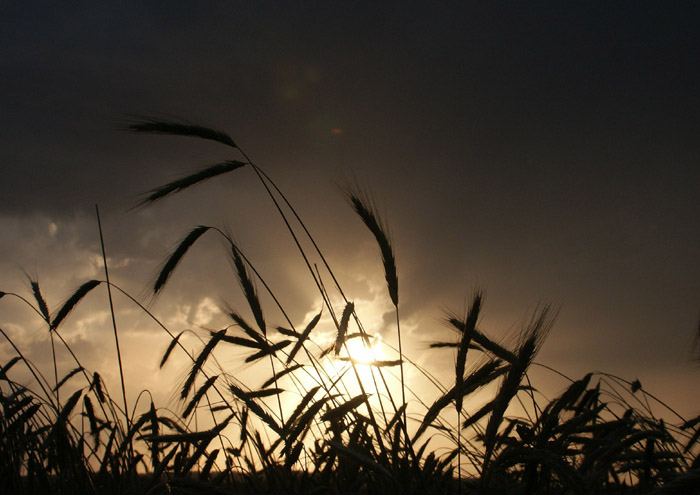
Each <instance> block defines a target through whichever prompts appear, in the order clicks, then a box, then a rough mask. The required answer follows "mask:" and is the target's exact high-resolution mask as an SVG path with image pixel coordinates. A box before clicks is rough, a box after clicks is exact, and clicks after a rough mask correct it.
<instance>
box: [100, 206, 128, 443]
mask: <svg viewBox="0 0 700 495" xmlns="http://www.w3.org/2000/svg"><path fill="white" fill-rule="evenodd" d="M95 214H96V215H97V228H98V230H99V231H100V246H101V248H102V260H103V262H104V266H105V280H106V281H107V297H108V298H109V311H110V314H111V315H112V328H113V329H114V342H115V344H116V347H117V362H118V363H119V378H120V379H121V385H122V398H123V399H124V416H125V418H126V424H127V429H128V428H129V424H130V420H129V407H128V406H127V403H126V387H125V386H124V369H123V367H122V355H121V350H120V349H119V333H118V332H117V320H116V318H115V316H114V304H113V302H112V288H111V287H112V286H111V284H110V283H109V270H108V269H107V254H106V253H105V242H104V237H103V236H102V223H101V222H100V209H99V208H98V207H97V205H95Z"/></svg>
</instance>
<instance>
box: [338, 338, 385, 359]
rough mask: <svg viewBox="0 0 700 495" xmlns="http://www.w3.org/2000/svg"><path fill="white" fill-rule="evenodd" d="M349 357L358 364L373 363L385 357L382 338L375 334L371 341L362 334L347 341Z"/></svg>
mask: <svg viewBox="0 0 700 495" xmlns="http://www.w3.org/2000/svg"><path fill="white" fill-rule="evenodd" d="M346 343H347V350H348V357H349V358H351V359H352V360H353V361H354V362H355V363H357V364H371V363H373V362H375V361H381V360H383V359H384V351H383V350H382V338H381V336H380V335H375V336H372V337H370V338H369V343H367V341H366V340H365V339H363V338H361V337H360V336H358V337H356V338H351V339H348V340H347V341H346Z"/></svg>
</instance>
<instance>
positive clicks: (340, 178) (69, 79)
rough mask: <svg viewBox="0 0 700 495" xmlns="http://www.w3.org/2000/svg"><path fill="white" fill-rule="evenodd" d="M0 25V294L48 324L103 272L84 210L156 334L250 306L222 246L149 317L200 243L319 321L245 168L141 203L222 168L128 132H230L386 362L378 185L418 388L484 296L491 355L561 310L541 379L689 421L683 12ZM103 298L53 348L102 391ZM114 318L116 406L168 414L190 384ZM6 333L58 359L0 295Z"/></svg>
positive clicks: (40, 17) (134, 323)
mask: <svg viewBox="0 0 700 495" xmlns="http://www.w3.org/2000/svg"><path fill="white" fill-rule="evenodd" d="M0 19H1V20H0V46H2V47H3V48H2V50H1V51H0V73H1V74H2V76H1V77H0V101H1V102H2V111H1V112H0V115H1V117H0V118H1V119H2V125H1V126H0V164H1V167H2V168H1V174H2V180H1V181H0V197H1V198H2V201H1V202H0V290H2V291H4V292H16V293H19V294H22V295H23V296H25V297H31V292H30V289H29V282H28V277H32V278H37V279H38V280H39V283H40V286H41V288H42V291H43V293H44V296H45V297H46V299H47V300H48V303H49V307H50V308H51V309H52V310H56V309H57V308H58V307H59V306H60V304H61V302H62V301H63V300H65V298H66V297H68V296H69V295H70V294H71V293H72V291H73V290H75V288H77V287H78V286H79V285H80V284H82V283H83V282H85V281H86V280H89V279H91V278H98V279H102V278H103V272H102V262H101V251H100V244H99V232H98V229H97V222H96V218H95V205H96V204H98V205H99V209H100V214H101V220H102V228H103V233H104V238H105V244H106V250H107V254H108V257H109V261H108V263H109V268H110V276H111V277H112V281H113V282H115V283H116V284H117V285H119V286H120V287H122V288H123V289H124V290H126V291H127V292H129V293H130V294H132V295H134V296H135V297H137V298H138V299H139V300H140V301H142V302H143V303H144V304H149V306H148V307H149V308H150V310H151V311H152V312H153V313H154V314H155V315H157V316H158V317H159V318H160V319H161V320H162V321H163V322H164V323H165V324H166V325H167V326H168V327H169V328H171V329H172V331H173V332H174V333H177V332H179V331H180V330H183V329H186V328H191V329H194V330H195V331H197V332H199V333H200V334H202V332H204V330H203V329H205V328H212V329H218V328H223V325H225V324H226V323H225V318H224V317H223V316H222V315H221V313H220V310H219V308H220V307H221V306H222V305H224V303H225V304H229V305H232V306H235V307H236V308H237V309H240V310H241V311H242V312H243V311H244V310H245V305H244V303H243V302H242V299H241V298H240V294H239V291H238V288H237V284H236V280H235V276H234V273H233V272H232V270H231V266H230V261H229V259H228V256H227V253H226V250H225V248H224V247H223V245H222V243H221V242H220V241H219V240H217V239H216V237H215V236H210V237H207V238H206V239H203V240H202V241H201V243H198V244H197V245H196V246H195V247H194V248H193V249H192V251H191V253H189V254H188V257H187V258H186V259H185V261H184V262H183V264H182V266H180V267H179V269H178V271H177V272H176V273H175V274H174V275H173V277H172V279H171V282H170V283H169V286H168V287H167V288H166V290H165V291H164V294H163V295H162V296H161V297H159V298H158V299H157V300H152V298H149V296H148V286H149V284H150V283H151V282H152V281H153V279H154V277H155V274H156V273H157V270H158V268H159V266H160V263H161V262H162V260H163V259H164V258H165V257H166V256H167V255H168V254H169V253H170V252H171V250H172V249H173V247H174V246H175V245H176V244H177V242H178V241H179V240H180V239H181V238H182V236H183V235H185V234H186V233H187V232H188V231H189V230H190V229H191V228H193V227H194V226H196V225H199V224H206V225H214V226H218V227H221V228H222V229H225V230H226V231H228V232H230V233H231V234H232V235H233V236H234V238H235V239H236V242H237V243H239V246H240V247H241V249H242V250H243V251H244V252H245V253H246V255H247V256H248V257H249V258H250V259H251V261H252V262H253V263H254V265H255V266H256V268H257V269H259V270H260V272H261V273H262V274H264V277H265V278H266V280H267V281H269V282H270V284H271V285H273V286H274V287H275V292H276V294H278V295H279V296H280V298H281V299H283V301H284V306H285V308H288V309H289V312H290V316H291V318H292V319H293V320H294V321H295V325H298V326H301V327H303V325H305V323H306V322H308V321H309V319H310V318H311V316H313V315H314V314H316V313H317V312H318V311H319V310H320V300H319V298H318V296H317V294H316V293H315V292H314V287H313V284H312V281H311V279H310V277H309V276H308V274H307V273H306V272H305V267H304V265H303V262H302V260H301V258H300V257H299V255H298V253H297V252H296V251H295V248H294V245H293V243H292V240H291V238H290V237H289V235H288V234H287V232H286V231H285V228H284V224H283V223H282V222H281V220H280V218H279V216H277V214H276V212H275V210H274V208H273V206H272V205H271V204H270V201H269V199H267V198H266V196H265V191H264V189H262V187H261V185H260V183H259V182H258V181H256V178H255V176H254V175H253V174H252V172H251V171H250V170H249V169H242V170H238V171H236V172H234V173H232V174H230V175H227V176H222V177H221V178H219V179H217V180H213V181H210V182H208V183H204V184H201V185H199V186H197V187H195V188H192V189H191V190H187V191H185V192H183V193H181V194H180V195H179V196H175V197H172V198H169V199H166V200H163V201H162V202H159V203H156V204H154V205H152V206H149V207H146V208H140V209H138V208H137V209H134V208H133V207H134V206H135V205H136V204H138V202H139V200H140V199H141V198H142V196H141V194H143V193H144V192H146V191H148V190H150V189H152V188H154V187H156V186H159V185H161V184H164V183H166V182H168V181H170V180H173V179H175V178H178V177H180V176H182V175H185V174H188V173H191V172H192V171H194V170H197V169H199V168H202V167H204V166H207V165H211V164H213V163H216V162H218V161H221V160H225V159H240V155H237V154H236V152H235V150H227V149H226V148H224V147H222V146H220V145H217V144H216V143H206V142H198V141H196V140H191V139H186V138H172V137H163V136H143V135H133V134H130V133H128V132H125V131H124V130H123V129H124V123H125V122H128V121H130V120H132V119H134V118H138V117H139V116H149V117H157V118H161V119H179V120H186V121H191V122H195V123H201V124H204V125H210V126H213V127H216V128H220V129H222V130H225V131H226V132H228V133H229V134H230V135H231V136H232V137H233V139H234V140H235V141H236V143H237V144H238V145H239V146H240V147H241V148H242V149H243V150H244V151H245V152H246V153H247V154H248V156H250V157H251V159H252V160H253V161H254V162H255V163H256V164H257V165H258V166H260V167H261V168H262V169H264V170H265V171H266V173H268V174H269V175H270V176H271V177H272V178H273V180H274V181H275V183H276V184H277V185H278V186H279V187H280V189H282V190H283V191H284V192H285V194H286V195H287V197H288V198H289V200H290V201H291V202H292V203H293V205H294V206H295V208H296V209H297V211H298V212H299V214H300V215H301V217H302V218H303V219H304V221H305V223H306V224H307V226H308V227H309V229H310V230H311V231H312V233H313V235H314V237H315V239H316V240H317V242H318V243H319V245H320V246H321V248H322V250H323V252H324V253H325V254H326V256H327V258H328V260H329V262H330V264H331V265H332V266H333V268H334V270H335V273H336V275H337V276H338V278H339V280H340V282H341V285H342V286H343V287H344V290H345V292H346V293H347V294H348V297H349V299H351V300H354V301H355V304H356V307H357V310H358V314H359V315H360V317H362V318H363V319H364V321H365V322H366V325H367V327H368V328H370V329H371V330H372V331H373V332H376V333H380V334H381V335H382V338H383V339H384V340H385V341H386V342H388V343H395V329H394V327H393V326H392V325H393V324H392V323H391V318H390V317H389V316H390V313H391V305H390V301H388V296H387V294H386V289H385V287H384V285H383V284H384V280H383V273H382V268H381V261H380V257H379V253H378V250H377V248H376V246H375V244H374V240H373V239H372V236H371V234H370V233H369V232H368V231H367V230H366V229H365V228H364V226H363V225H362V224H361V222H360V220H359V219H358V218H356V216H355V215H354V213H353V212H352V211H351V209H350V207H349V206H348V204H347V203H346V201H345V200H344V198H343V195H342V193H341V189H340V188H339V187H338V185H339V184H344V183H346V182H347V181H350V182H352V181H357V182H358V183H359V184H362V186H363V187H366V188H367V189H368V190H370V191H372V195H373V197H374V198H375V200H376V202H377V205H378V207H379V210H380V211H381V212H382V214H383V216H384V218H385V220H386V222H387V224H388V225H389V227H390V232H391V235H392V241H393V244H394V247H395V251H396V260H397V265H398V276H399V291H400V298H401V307H400V309H401V317H402V332H404V335H405V337H404V339H405V340H406V341H407V342H408V343H407V344H406V345H407V346H408V353H410V355H412V356H415V358H416V360H418V361H419V362H420V363H421V364H423V365H425V366H426V367H427V368H433V369H436V372H438V373H441V372H445V373H446V374H445V375H444V376H449V374H448V372H449V371H450V368H451V366H452V357H451V356H448V354H445V353H444V352H445V351H428V350H427V346H428V344H429V343H430V342H431V341H435V340H445V339H447V338H454V336H453V335H452V334H450V333H449V330H448V329H447V328H446V326H445V324H444V322H443V317H444V314H445V312H446V311H450V310H452V311H457V312H460V311H462V310H463V309H464V307H465V304H466V301H468V300H469V297H470V295H471V294H472V293H473V292H474V291H475V290H476V289H478V288H481V289H483V290H484V292H485V306H484V310H483V316H482V320H481V321H480V327H481V328H482V329H483V330H484V331H485V332H486V333H487V334H489V335H492V336H493V337H494V338H496V339H497V340H507V339H508V336H509V335H513V333H514V332H517V331H518V329H519V328H520V327H521V326H522V324H523V322H526V321H527V319H528V318H529V316H530V315H531V314H532V313H533V311H535V310H536V309H537V308H538V307H541V306H542V305H543V304H552V305H554V306H555V307H557V308H559V313H558V317H557V320H556V322H555V325H554V327H553V328H552V330H551V333H550V335H549V337H548V339H547V341H546V342H545V344H544V346H543V348H542V350H541V352H540V354H539V356H538V358H537V361H539V362H542V363H545V364H547V365H549V366H552V367H554V368H555V369H557V370H559V371H561V372H562V373H564V374H566V375H568V376H570V377H572V378H578V377H580V376H582V375H583V374H584V373H586V372H587V371H592V370H603V371H606V372H610V373H613V374H616V375H619V376H621V377H624V378H626V379H629V380H633V379H635V378H638V379H639V380H640V381H641V383H642V385H643V386H644V387H645V389H648V390H649V391H650V392H652V393H654V394H655V395H657V396H659V397H661V398H663V399H665V400H667V402H669V403H670V404H671V405H673V406H674V407H676V408H677V409H678V410H679V411H681V412H683V414H687V415H690V414H697V413H698V412H699V411H698V408H699V406H700V405H699V404H698V403H697V402H694V401H692V399H689V398H688V394H687V390H688V387H689V386H697V385H698V384H699V383H700V379H699V378H700V370H699V369H698V367H697V365H696V364H695V363H694V362H693V361H692V357H693V354H692V345H693V339H694V335H695V333H696V330H697V326H698V320H699V318H700V229H698V219H699V218H700V201H698V194H697V190H698V185H700V167H699V166H698V164H699V163H700V162H699V159H700V139H698V136H699V135H700V119H698V115H700V95H699V93H698V91H697V88H698V87H700V64H698V60H700V34H698V29H697V26H698V23H699V22H700V6H698V4H697V3H695V2H673V3H667V2H664V3H662V2H645V1H635V2H615V3H611V2H581V3H572V2H539V1H531V2H498V1H495V2H467V1H460V2H449V1H448V2H439V3H438V4H437V5H435V4H434V3H428V2H416V1H409V2H365V1H357V2H335V1H325V2H303V5H302V4H301V2H235V1H234V2H198V3H197V5H196V6H194V4H190V3H186V2H119V3H117V2H89V3H88V2H71V3H70V5H67V4H66V3H59V2H31V3H27V2H5V3H3V5H2V7H1V15H0ZM106 298H107V294H106V291H105V290H104V289H103V288H102V287H100V288H99V289H96V290H95V293H94V294H90V295H89V296H88V297H87V298H86V299H85V300H84V301H83V303H82V304H81V306H80V307H79V308H78V309H77V310H76V311H75V312H74V313H73V314H72V315H71V316H70V318H69V320H67V321H66V323H65V324H64V327H63V330H62V331H63V332H64V334H65V337H66V338H67V339H68V341H69V342H70V343H71V346H72V347H73V348H74V350H76V352H77V354H78V355H81V356H85V358H84V359H85V360H86V362H87V363H89V365H90V366H94V367H96V368H100V367H104V368H105V369H111V370H114V367H113V363H114V361H113V359H114V342H113V340H110V339H112V336H111V332H112V330H111V320H110V319H109V309H108V304H107V300H106ZM266 303H268V304H269V303H270V301H269V300H266ZM115 305H116V316H117V321H118V325H119V328H120V338H121V340H122V346H123V347H124V349H125V358H124V359H125V363H126V368H127V382H131V383H134V386H133V390H134V391H133V392H131V393H132V394H133V395H134V396H135V395H136V394H137V393H138V390H140V389H141V387H149V388H150V389H151V390H154V391H155V390H157V391H158V393H159V394H160V395H161V396H163V397H171V396H172V390H174V389H175V388H176V386H177V383H179V382H178V380H180V381H181V380H182V377H183V373H184V371H183V370H178V369H177V366H172V367H171V368H166V369H165V370H163V371H158V370H157V365H158V362H159V360H160V357H161V355H162V352H163V351H164V349H165V347H166V346H167V344H168V338H167V336H165V335H164V334H163V332H162V330H159V329H158V328H157V326H156V325H154V324H153V323H152V322H151V321H150V320H149V319H148V318H147V317H146V316H145V315H144V314H143V312H141V311H140V310H138V309H137V308H135V307H134V306H133V305H132V304H131V303H130V302H129V301H128V300H126V298H123V297H121V296H119V295H115ZM341 309H342V307H341ZM269 319H270V320H271V321H272V323H274V324H283V323H284V320H283V319H282V317H281V316H280V315H278V314H275V313H274V311H271V313H270V316H269ZM0 327H2V328H3V330H5V331H7V332H8V334H10V335H11V336H12V338H13V340H15V342H16V343H18V344H19V345H20V346H22V348H23V349H25V350H26V352H27V354H28V356H30V357H31V359H32V360H34V361H35V362H36V363H37V364H39V365H41V366H48V363H50V347H47V346H48V335H47V331H46V328H45V327H44V326H42V323H41V321H40V320H39V319H38V318H36V316H35V315H32V313H31V312H30V311H28V310H27V308H26V307H24V306H23V305H22V304H21V303H19V301H18V300H16V299H11V300H10V299H9V298H3V299H2V300H0ZM192 345H193V346H194V345H195V344H194V343H193V344H192ZM11 355H12V352H11V350H10V348H9V346H8V345H7V344H5V343H0V356H1V357H2V359H3V360H7V359H9V356H11ZM61 359H62V361H60V364H61V366H62V367H63V369H64V370H65V371H66V372H67V370H69V369H71V368H72V367H73V366H74V365H73V364H72V363H71V362H70V360H69V359H68V357H67V356H63V357H62V358H61ZM110 363H112V364H110ZM181 363H184V361H181ZM228 364H230V366H232V368H233V369H235V370H239V368H242V367H241V365H240V363H239V362H236V361H235V359H234V358H233V357H232V358H231V360H230V363H228ZM47 370H48V368H47ZM47 373H48V371H47ZM103 374H105V375H106V376H107V377H108V378H110V377H111V378H112V379H114V378H115V375H114V372H113V371H112V372H111V374H110V372H104V373H103ZM445 380H448V378H445ZM542 380H543V382H542V383H544V384H545V385H546V384H549V383H550V382H549V381H548V380H550V377H549V375H546V374H545V375H543V378H542ZM127 386H128V383H127ZM557 386H558V385H556V384H555V383H554V382H553V381H552V382H551V387H550V388H551V389H552V391H554V392H556V390H557V389H556V387H557ZM115 390H116V388H115ZM427 393H428V392H426V394H427Z"/></svg>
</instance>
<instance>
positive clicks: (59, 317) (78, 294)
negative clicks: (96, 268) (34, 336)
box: [51, 280, 101, 330]
mask: <svg viewBox="0 0 700 495" xmlns="http://www.w3.org/2000/svg"><path fill="white" fill-rule="evenodd" d="M100 284H101V282H100V281H99V280H89V281H88V282H85V283H84V284H83V285H81V286H80V287H78V290H76V291H75V292H74V293H73V295H72V296H70V297H69V298H68V299H67V300H66V302H65V303H63V306H61V309H59V310H58V313H56V316H55V317H54V319H53V321H52V322H51V329H52V330H55V329H56V328H58V326H59V325H60V324H61V322H62V321H63V320H64V319H65V318H66V317H67V316H68V314H69V313H70V312H71V311H73V308H75V306H76V305H77V304H78V303H79V302H80V300H81V299H82V298H83V297H85V296H86V295H87V293H88V292H90V291H91V290H92V289H94V288H95V287H97V286H98V285H100Z"/></svg>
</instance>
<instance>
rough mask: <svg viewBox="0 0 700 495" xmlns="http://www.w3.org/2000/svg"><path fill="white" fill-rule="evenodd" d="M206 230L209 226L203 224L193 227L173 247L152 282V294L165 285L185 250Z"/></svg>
mask: <svg viewBox="0 0 700 495" xmlns="http://www.w3.org/2000/svg"><path fill="white" fill-rule="evenodd" d="M207 230H209V227H207V226H205V225H199V226H197V227H195V228H194V229H192V230H191V231H190V232H189V233H188V234H187V235H186V236H185V238H184V239H183V240H182V241H181V242H180V244H179V245H178V246H177V248H175V251H173V254H171V255H170V257H169V258H168V259H167V261H166V262H165V263H164V264H163V268H161V270H160V273H159V274H158V278H156V282H155V284H153V293H154V294H158V292H160V290H161V289H162V288H163V287H164V286H165V283H166V282H167V281H168V279H169V278H170V276H171V275H172V274H173V271H174V270H175V267H176V266H177V265H178V263H180V260H182V257H183V256H185V253H187V250H188V249H190V248H191V247H192V245H193V244H194V243H195V242H196V241H197V239H199V238H200V237H201V236H202V234H204V233H205V232H206V231H207Z"/></svg>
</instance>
